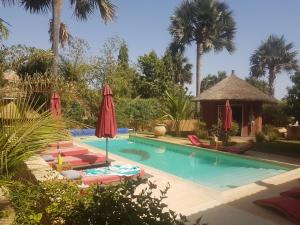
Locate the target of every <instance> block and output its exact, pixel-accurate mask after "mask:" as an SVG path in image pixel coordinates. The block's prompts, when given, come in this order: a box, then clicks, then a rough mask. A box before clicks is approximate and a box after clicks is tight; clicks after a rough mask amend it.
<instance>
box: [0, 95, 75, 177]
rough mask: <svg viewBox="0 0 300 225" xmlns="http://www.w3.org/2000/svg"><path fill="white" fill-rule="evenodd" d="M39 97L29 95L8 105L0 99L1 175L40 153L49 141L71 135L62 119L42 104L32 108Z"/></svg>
mask: <svg viewBox="0 0 300 225" xmlns="http://www.w3.org/2000/svg"><path fill="white" fill-rule="evenodd" d="M35 102H37V101H36V99H34V100H32V99H31V100H30V98H29V97H28V96H23V97H19V98H17V99H15V100H14V101H13V102H12V103H10V104H9V105H7V103H6V102H5V100H0V116H1V118H0V124H1V130H0V176H8V175H11V174H13V173H14V172H15V171H16V169H17V168H18V166H20V165H21V164H22V163H23V162H24V161H25V160H27V159H28V158H29V157H30V156H32V155H34V154H35V153H38V152H39V151H41V149H43V148H44V147H45V146H46V145H47V144H48V143H49V142H56V141H59V140H63V139H68V137H69V134H68V132H67V131H66V129H65V124H64V122H63V121H62V120H60V119H56V118H53V117H52V115H51V113H50V112H49V111H45V112H42V111H41V109H42V106H40V107H38V109H37V110H36V111H33V110H32V109H33V108H34V104H35Z"/></svg>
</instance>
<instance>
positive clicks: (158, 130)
mask: <svg viewBox="0 0 300 225" xmlns="http://www.w3.org/2000/svg"><path fill="white" fill-rule="evenodd" d="M153 131H154V136H155V137H159V136H164V135H165V134H166V132H167V129H166V126H165V124H156V126H155V127H154V129H153Z"/></svg>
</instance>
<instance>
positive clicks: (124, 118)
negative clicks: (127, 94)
mask: <svg viewBox="0 0 300 225" xmlns="http://www.w3.org/2000/svg"><path fill="white" fill-rule="evenodd" d="M161 108H162V106H161V102H160V101H159V100H158V99H154V98H149V99H142V98H135V99H130V98H120V99H117V101H116V114H117V116H116V117H117V124H118V126H119V127H134V128H135V129H136V130H144V129H148V128H149V129H150V128H151V123H152V121H154V120H156V119H158V118H160V117H161V116H162V112H161Z"/></svg>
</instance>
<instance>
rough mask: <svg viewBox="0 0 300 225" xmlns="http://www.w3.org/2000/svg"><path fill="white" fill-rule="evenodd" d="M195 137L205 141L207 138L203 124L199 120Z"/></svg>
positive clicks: (206, 131)
mask: <svg viewBox="0 0 300 225" xmlns="http://www.w3.org/2000/svg"><path fill="white" fill-rule="evenodd" d="M196 135H197V136H198V137H199V138H202V139H207V138H208V137H209V133H208V130H207V127H206V123H205V122H202V121H200V120H199V121H198V127H197V130H196Z"/></svg>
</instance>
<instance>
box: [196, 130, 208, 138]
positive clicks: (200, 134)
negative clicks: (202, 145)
mask: <svg viewBox="0 0 300 225" xmlns="http://www.w3.org/2000/svg"><path fill="white" fill-rule="evenodd" d="M196 135H197V136H198V137H199V138H201V139H208V137H209V134H208V131H207V130H198V131H196Z"/></svg>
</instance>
